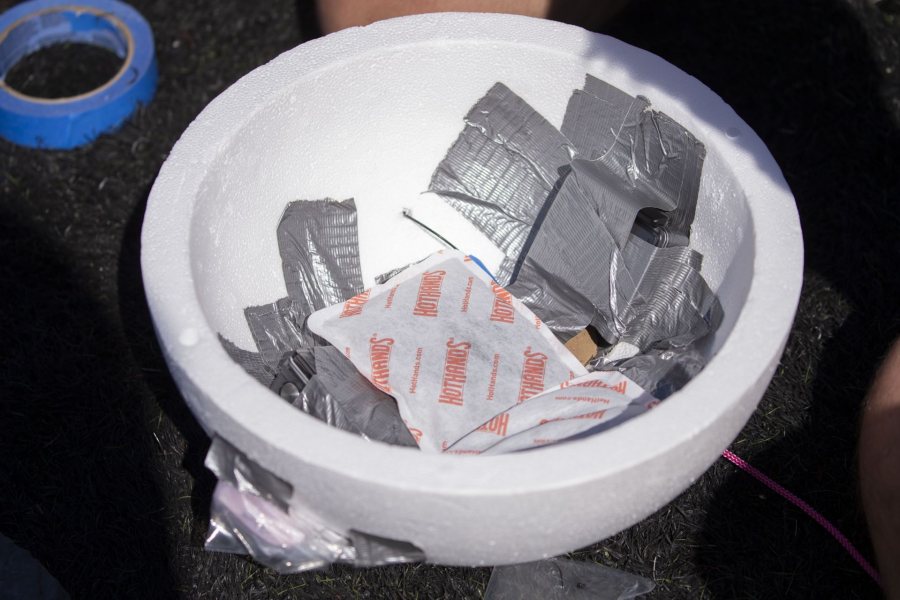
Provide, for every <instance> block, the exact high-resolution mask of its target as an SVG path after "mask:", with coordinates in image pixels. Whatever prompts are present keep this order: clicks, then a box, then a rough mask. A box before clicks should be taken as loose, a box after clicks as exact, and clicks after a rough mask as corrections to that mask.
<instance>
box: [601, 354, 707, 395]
mask: <svg viewBox="0 0 900 600" xmlns="http://www.w3.org/2000/svg"><path fill="white" fill-rule="evenodd" d="M705 365H706V358H705V357H704V355H703V353H702V352H700V350H698V349H697V348H696V347H695V346H689V347H686V348H680V349H678V350H677V351H672V350H650V351H649V352H647V353H646V354H639V355H637V356H633V357H631V358H626V359H625V360H620V361H616V362H612V363H606V364H603V363H602V359H601V360H599V361H596V363H595V364H594V365H593V366H594V367H595V368H597V369H598V370H600V371H618V372H619V373H622V374H623V375H625V376H626V377H628V378H629V379H631V380H633V381H634V382H635V383H637V384H638V385H640V386H641V387H642V388H644V389H645V390H647V391H648V392H650V393H651V394H652V395H653V396H654V397H655V398H657V399H659V400H665V399H666V398H668V397H669V396H671V395H672V394H674V393H675V392H677V391H678V390H680V389H681V388H683V387H684V386H685V385H686V384H687V383H688V382H689V381H690V380H691V379H693V378H694V376H696V375H697V374H698V373H699V372H700V371H702V370H703V367H704V366H705Z"/></svg>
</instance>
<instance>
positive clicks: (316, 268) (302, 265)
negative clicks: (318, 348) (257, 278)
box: [277, 198, 363, 315]
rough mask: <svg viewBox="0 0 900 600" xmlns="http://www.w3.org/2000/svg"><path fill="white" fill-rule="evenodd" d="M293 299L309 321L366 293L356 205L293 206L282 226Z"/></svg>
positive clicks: (280, 239) (316, 203) (314, 202)
mask: <svg viewBox="0 0 900 600" xmlns="http://www.w3.org/2000/svg"><path fill="white" fill-rule="evenodd" d="M277 235H278V249H279V251H280V252H281V262H282V269H283V271H284V282H285V285H286V286H287V290H288V296H289V297H290V298H291V299H293V300H294V301H295V302H296V303H297V304H298V310H299V311H300V312H301V313H303V314H306V315H309V314H312V313H313V312H315V311H317V310H319V309H320V308H325V307H326V306H331V305H332V304H337V303H338V302H343V301H344V300H346V299H347V298H352V297H353V296H355V295H357V294H358V293H360V292H361V291H362V290H363V283H362V269H361V268H360V263H359V238H358V235H357V225H356V204H355V202H354V201H353V199H352V198H351V199H349V200H345V201H343V202H338V201H336V200H331V199H325V200H300V201H297V202H291V203H290V204H288V206H287V208H286V209H285V211H284V214H283V215H282V217H281V222H279V224H278V232H277Z"/></svg>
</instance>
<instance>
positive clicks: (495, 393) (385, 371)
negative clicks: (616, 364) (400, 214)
mask: <svg viewBox="0 0 900 600" xmlns="http://www.w3.org/2000/svg"><path fill="white" fill-rule="evenodd" d="M308 326H309V328H310V330H312V331H313V332H314V333H316V334H317V335H319V336H321V337H323V338H325V339H326V340H328V342H330V343H331V344H333V345H334V346H335V347H337V348H338V349H339V350H341V351H343V352H344V354H345V355H346V356H347V357H348V358H349V359H350V361H351V362H353V364H354V365H355V366H356V368H357V369H359V371H360V372H361V373H362V374H363V375H365V376H366V377H367V378H368V379H369V380H370V381H371V382H372V383H373V385H375V386H376V387H378V388H379V389H381V390H382V391H384V392H385V393H387V394H390V395H391V396H393V397H394V398H396V399H397V405H398V407H399V409H400V414H401V415H402V417H403V419H404V421H405V422H406V425H407V427H409V428H410V430H411V431H414V432H415V435H416V438H417V441H418V443H419V447H420V448H421V449H422V450H427V451H432V452H440V451H442V450H443V449H446V448H448V447H450V446H452V445H453V444H454V443H455V442H456V441H457V440H459V439H460V438H462V437H463V436H465V435H466V434H468V433H470V432H472V431H473V430H475V429H476V428H478V427H479V426H480V425H482V424H484V423H486V422H488V421H489V420H490V419H491V418H493V417H495V416H496V415H498V414H500V413H502V412H504V411H506V410H508V409H510V408H512V407H513V406H515V405H516V404H518V403H520V402H523V401H525V400H527V399H529V398H531V397H533V396H535V395H537V394H540V393H541V392H543V391H544V390H547V389H551V388H554V387H556V386H559V385H560V384H562V383H563V382H565V381H568V380H570V379H574V378H576V377H581V376H583V375H586V374H587V370H586V369H585V368H584V366H582V365H581V363H579V362H578V360H577V359H576V358H575V357H574V356H573V355H572V354H571V353H570V352H569V351H568V350H567V349H566V348H565V347H564V346H563V345H562V343H560V342H559V340H557V339H556V337H555V336H554V335H553V333H552V332H551V331H550V330H549V328H548V327H547V326H546V325H544V324H543V323H542V322H541V321H540V319H538V318H537V317H536V316H535V315H534V313H532V312H531V311H530V310H528V308H526V307H525V306H524V305H523V304H522V303H521V302H520V301H519V300H518V299H516V298H515V297H513V296H512V294H510V293H509V292H507V291H506V290H505V289H503V288H502V287H500V286H499V285H497V284H496V283H495V282H493V281H492V280H491V278H490V276H489V275H488V274H487V273H485V272H484V271H483V270H482V269H481V268H480V267H478V266H477V265H476V264H475V263H474V262H473V261H472V260H471V259H468V258H467V257H465V256H464V255H463V254H462V253H461V252H455V251H443V252H439V253H437V254H435V255H432V256H431V257H429V258H427V259H425V260H424V261H422V262H420V263H418V264H415V265H412V266H410V267H409V268H407V269H406V270H404V271H403V272H402V273H400V274H399V275H397V276H396V277H394V278H393V279H391V280H389V281H387V282H385V283H384V284H382V285H376V286H375V287H373V288H371V289H369V290H366V291H365V292H363V293H362V294H359V295H358V296H355V297H353V298H350V299H349V300H347V301H346V302H343V303H342V304H337V305H334V306H330V307H328V308H325V309H322V310H319V311H317V312H315V313H313V314H312V315H311V316H310V318H309V321H308Z"/></svg>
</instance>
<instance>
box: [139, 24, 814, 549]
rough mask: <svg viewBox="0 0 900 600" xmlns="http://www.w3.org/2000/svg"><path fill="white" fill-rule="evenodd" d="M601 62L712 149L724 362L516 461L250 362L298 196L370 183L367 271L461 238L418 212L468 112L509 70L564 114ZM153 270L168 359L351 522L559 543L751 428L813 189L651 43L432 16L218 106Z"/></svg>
mask: <svg viewBox="0 0 900 600" xmlns="http://www.w3.org/2000/svg"><path fill="white" fill-rule="evenodd" d="M585 73H591V74H592V75H595V76H597V77H599V78H601V79H604V80H606V81H609V82H610V83H612V84H613V85H616V86H617V87H620V88H621V89H623V90H625V91H626V92H628V93H630V94H643V95H645V96H647V97H648V98H650V99H651V100H652V102H653V104H654V106H655V107H657V108H659V109H661V110H663V111H665V112H666V113H668V114H669V115H670V116H672V117H673V118H675V119H676V120H677V121H679V122H681V123H682V124H683V125H685V126H686V127H687V128H688V129H690V130H691V131H692V132H693V133H694V134H695V135H696V136H697V137H698V138H699V139H701V140H702V141H703V142H704V143H705V144H706V146H707V149H708V157H707V160H706V164H705V167H704V174H703V179H702V182H701V189H700V201H699V205H698V209H697V219H696V222H695V227H694V236H693V241H692V244H693V245H694V246H695V247H696V248H697V249H698V250H700V251H701V252H703V254H704V255H705V257H706V258H705V262H704V266H703V271H704V275H705V276H706V277H707V279H708V281H709V282H710V283H711V285H712V286H713V288H714V289H717V290H718V293H719V295H720V298H721V300H722V303H723V306H724V308H725V312H726V320H725V323H724V324H723V326H722V328H721V329H720V331H719V332H718V333H717V335H716V337H715V339H714V340H713V341H712V342H711V343H710V344H709V348H708V350H709V351H710V352H716V355H715V357H714V358H713V359H712V361H711V362H710V363H709V365H708V366H707V368H706V369H705V370H704V371H703V372H702V373H701V374H700V375H699V376H697V377H696V378H695V379H694V380H693V381H691V382H690V383H689V384H688V386H687V387H686V388H685V389H684V390H682V391H681V392H679V393H677V394H675V395H674V396H672V397H671V398H669V399H668V400H667V401H666V402H664V403H662V404H661V405H660V406H658V407H657V408H656V409H654V410H653V411H651V412H650V413H648V414H646V415H644V416H641V417H639V418H637V419H634V420H632V421H630V422H627V423H625V424H623V425H622V426H620V427H617V428H615V429H613V430H610V431H608V432H605V433H603V434H602V435H598V436H594V437H591V438H587V439H583V440H579V441H575V442H569V443H563V444H558V445H555V446H551V447H547V448H542V449H540V450H536V451H531V452H524V453H516V454H509V455H502V456H495V457H458V456H445V455H440V454H438V455H433V454H426V453H422V452H419V451H417V450H414V449H407V448H399V447H390V446H387V445H383V444H379V443H373V442H368V441H366V440H364V439H361V438H358V437H356V436H353V435H351V434H348V433H345V432H343V431H340V430H337V429H334V428H331V427H329V426H327V425H324V424H322V423H320V422H318V421H316V420H315V419H313V418H311V417H309V416H307V415H304V414H302V413H300V412H299V411H297V410H296V409H294V408H292V407H291V406H289V405H287V404H286V403H284V402H283V401H282V400H281V399H279V398H278V397H277V396H275V395H274V394H272V393H271V392H269V391H268V390H266V389H265V388H264V387H262V386H260V385H259V384H258V383H256V382H255V381H254V380H253V379H251V377H250V376H249V375H247V374H246V373H244V371H243V370H242V369H241V368H240V367H239V366H238V365H236V364H235V363H233V362H232V361H231V360H230V359H229V357H228V356H227V355H226V353H225V351H224V350H223V349H222V347H221V345H220V344H219V342H218V340H217V333H218V332H221V333H222V334H223V335H225V336H226V337H229V338H231V339H232V340H235V341H236V342H237V343H238V344H239V345H241V346H243V347H246V348H252V342H251V340H250V336H249V333H248V331H247V329H246V325H245V323H244V321H243V316H242V313H241V309H242V308H243V307H245V306H247V305H252V304H259V303H263V302H270V301H272V300H274V299H276V298H277V297H280V296H282V295H284V293H285V288H284V283H283V280H282V274H281V267H280V259H279V255H278V250H277V244H276V239H275V227H276V225H277V221H278V217H279V215H280V214H281V212H282V210H283V209H284V206H285V204H286V203H287V202H289V201H292V200H295V199H298V198H305V199H315V198H322V197H326V196H331V197H336V198H341V199H342V198H345V197H354V198H356V202H357V206H358V210H359V225H360V246H361V252H362V257H363V271H364V275H365V278H366V280H367V282H371V281H372V279H373V278H374V276H375V275H377V274H379V273H381V272H383V271H386V270H388V269H390V268H393V267H396V266H398V265H401V264H406V263H407V262H410V261H411V260H416V259H418V258H421V257H422V256H424V255H425V254H427V253H428V252H430V251H432V250H436V249H438V248H440V245H439V243H438V242H437V241H435V240H434V239H433V238H431V237H430V236H429V235H428V234H426V233H424V232H422V231H420V230H419V228H418V227H417V226H416V225H414V224H412V223H411V222H409V221H408V220H406V219H404V218H403V217H402V216H401V214H400V212H401V208H402V207H403V206H404V205H405V203H406V202H407V201H408V199H410V198H415V197H417V196H418V195H419V194H420V193H421V192H422V191H423V190H425V189H426V188H427V185H428V181H429V177H430V175H431V172H432V171H433V169H434V167H435V166H436V165H437V163H438V162H439V161H440V159H441V158H442V157H443V155H444V153H445V152H446V150H447V149H448V147H449V146H450V144H451V143H452V142H453V140H454V139H455V138H456V136H457V135H458V133H459V131H460V129H461V127H462V124H463V122H462V117H463V115H464V114H465V113H466V112H467V110H468V109H469V108H470V107H471V105H472V104H473V103H474V102H475V101H476V100H477V99H478V98H479V97H480V96H481V95H483V94H484V93H485V92H486V90H487V89H488V88H489V87H490V85H492V84H493V83H494V82H496V81H502V82H503V83H505V84H506V85H508V86H509V87H510V88H512V89H513V90H514V91H516V92H517V93H518V94H520V95H521V96H523V97H524V99H525V100H526V101H528V102H529V103H530V104H531V105H532V106H534V108H535V109H537V110H538V111H539V112H540V113H541V114H543V115H544V116H546V117H547V118H548V119H549V120H550V121H551V122H552V123H554V124H555V125H557V126H559V125H560V123H561V121H562V116H563V114H564V112H565V106H566V102H567V100H568V97H569V95H570V93H571V91H572V90H573V89H574V88H577V87H580V86H581V85H582V83H583V79H584V75H585ZM142 244H143V248H142V268H143V275H144V283H145V287H146V293H147V298H148V302H149V305H150V309H151V312H152V315H153V319H154V323H155V325H156V330H157V334H158V336H159V339H160V342H161V346H162V349H163V352H164V354H165V356H166V360H167V362H168V364H169V367H170V369H171V371H172V374H173V376H174V378H175V381H176V383H177V384H178V386H179V388H180V390H181V392H182V394H183V395H184V397H185V399H186V400H187V402H188V404H189V406H190V408H191V410H192V411H193V412H194V414H195V415H196V416H197V418H198V419H199V421H200V422H201V423H202V424H203V426H204V427H205V429H206V430H207V431H208V432H209V433H211V434H212V433H216V434H219V435H221V436H223V437H225V438H226V439H227V440H228V441H230V442H231V443H232V444H234V445H235V446H237V447H238V448H240V449H241V450H242V451H244V452H245V453H247V454H248V455H249V456H250V457H251V458H253V459H254V460H256V461H258V462H259V463H260V464H262V465H263V466H264V467H266V468H268V469H270V470H271V471H273V472H274V473H275V474H277V475H278V476H280V477H282V478H284V479H286V480H287V481H289V482H290V483H292V485H293V486H294V489H295V491H294V495H293V497H292V499H291V504H292V506H294V507H295V508H301V509H302V508H303V507H306V508H309V509H312V510H314V511H316V512H317V513H319V514H320V515H322V516H323V517H324V518H326V519H328V520H330V521H331V522H333V523H334V524H335V526H336V527H338V528H343V529H348V530H349V529H356V530H359V531H364V532H368V533H373V534H377V535H381V536H384V537H388V538H393V539H398V540H405V541H409V542H412V543H414V544H416V545H417V546H419V547H420V548H422V549H423V550H424V551H425V553H426V555H427V557H428V559H429V560H430V561H432V562H436V563H443V564H454V565H485V564H508V563H514V562H521V561H528V560H534V559H538V558H542V557H548V556H553V555H557V554H560V553H562V552H565V551H569V550H572V549H574V548H577V547H581V546H584V545H587V544H590V543H592V542H594V541H597V540H599V539H602V538H604V537H606V536H609V535H612V534H614V533H616V532H618V531H620V530H622V529H624V528H626V527H628V526H630V525H632V524H633V523H636V522H637V521H639V520H641V519H643V518H644V517H646V516H647V515H649V514H651V513H652V512H653V511H655V510H656V509H658V508H659V507H661V506H663V505H664V504H666V503H667V502H668V501H670V500H671V499H672V498H673V497H675V496H676V495H677V494H678V493H679V492H681V491H682V490H684V489H685V488H686V487H687V486H688V485H690V484H691V482H692V481H694V479H695V478H696V477H697V476H699V475H700V474H701V473H702V472H703V471H704V470H705V469H706V468H708V467H709V465H710V464H711V463H712V462H713V461H714V460H715V459H716V458H717V457H718V456H719V454H720V453H721V451H722V450H723V449H724V448H725V447H726V446H727V445H728V444H729V443H730V442H731V441H732V440H733V439H734V437H735V436H736V435H737V433H738V431H739V430H740V428H741V427H742V426H743V425H744V423H745V422H746V420H747V418H748V417H749V415H750V414H751V413H752V411H753V410H754V408H755V407H756V405H757V403H758V401H759V399H760V398H761V396H762V394H763V392H764V390H765V388H766V386H767V385H768V382H769V380H770V379H771V376H772V374H773V372H774V370H775V368H776V366H777V364H778V360H779V358H780V356H781V353H782V351H783V348H784V343H785V341H786V338H787V334H788V332H789V329H790V325H791V322H792V319H793V315H794V312H795V309H796V304H797V300H798V298H799V292H800V285H801V278H802V261H803V258H802V240H801V233H800V227H799V220H798V217H797V212H796V207H795V205H794V202H793V197H792V195H791V193H790V190H789V189H788V187H787V184H786V183H785V181H784V178H783V176H782V175H781V172H780V170H779V169H778V166H777V165H776V164H775V161H774V159H773V158H772V157H771V155H770V154H769V152H768V151H767V149H766V148H765V146H764V144H763V143H762V141H761V140H760V139H759V138H758V137H757V136H756V135H755V134H754V133H753V132H752V131H751V130H750V128H749V127H748V126H747V125H746V124H745V123H744V122H743V121H742V120H741V119H740V118H739V117H738V116H737V115H736V114H735V113H734V112H733V111H732V109H731V108H730V107H728V106H727V105H726V104H725V103H724V102H723V101H722V100H721V99H720V98H719V97H718V96H716V95H715V94H714V93H713V92H712V91H710V90H709V89H708V88H706V87H705V86H704V85H703V84H701V83H700V82H698V81H697V80H695V79H693V78H692V77H690V76H688V75H686V74H685V73H683V72H682V71H680V70H678V69H676V68H675V67H673V66H672V65H669V64H668V63H666V62H665V61H663V60H661V59H659V58H658V57H655V56H653V55H651V54H649V53H647V52H644V51H642V50H639V49H636V48H634V47H631V46H628V45H626V44H624V43H622V42H619V41H617V40H615V39H612V38H609V37H606V36H602V35H598V34H593V33H589V32H586V31H584V30H582V29H580V28H577V27H573V26H568V25H563V24H559V23H555V22H551V21H542V20H536V19H529V18H525V17H516V16H506V15H484V14H478V15H473V14H435V15H424V16H415V17H404V18H401V19H394V20H390V21H385V22H381V23H377V24H375V25H372V26H369V27H365V28H355V29H350V30H345V31H343V32H340V33H337V34H333V35H330V36H327V37H325V38H322V39H319V40H315V41H312V42H309V43H306V44H304V45H302V46H299V47H297V48H295V49H293V50H290V51H288V52H286V53H284V54H282V55H281V56H279V57H278V58H276V59H275V60H273V61H272V62H270V63H269V64H267V65H265V66H263V67H260V68H258V69H256V70H255V71H253V72H252V73H250V74H249V75H247V76H246V77H244V78H243V79H241V80H240V81H238V82H237V83H235V84H234V85H233V86H231V87H230V88H229V89H228V90H226V91H225V92H224V93H223V94H222V95H221V96H219V97H218V98H216V99H215V100H214V101H213V102H212V103H210V105H209V106H208V107H207V108H206V109H205V110H204V111H203V112H202V113H201V114H200V116H198V117H197V119H196V120H195V121H194V123H192V124H191V126H190V127H189V128H188V129H187V131H186V132H185V134H184V135H183V136H182V138H181V139H180V140H179V142H178V143H177V144H176V146H175V147H174V149H173V150H172V152H171V154H170V156H169V158H168V159H167V160H166V163H165V164H164V165H163V168H162V170H161V171H160V174H159V176H158V178H157V180H156V183H155V184H154V186H153V190H152V192H151V195H150V199H149V201H148V206H147V212H146V216H145V219H144V227H143V236H142Z"/></svg>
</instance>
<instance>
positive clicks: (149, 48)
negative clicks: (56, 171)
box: [0, 0, 157, 149]
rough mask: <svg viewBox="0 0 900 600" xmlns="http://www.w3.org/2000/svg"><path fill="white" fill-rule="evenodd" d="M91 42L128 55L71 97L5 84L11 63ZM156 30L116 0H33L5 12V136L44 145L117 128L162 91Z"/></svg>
mask: <svg viewBox="0 0 900 600" xmlns="http://www.w3.org/2000/svg"><path fill="white" fill-rule="evenodd" d="M63 42H76V43H84V44H92V45H94V46H99V47H101V48H105V49H107V50H109V51H111V52H113V53H115V54H116V55H117V56H118V57H119V58H121V59H122V66H121V68H120V69H119V71H118V72H117V73H116V75H115V76H114V77H113V78H112V79H110V80H109V81H108V82H106V83H105V84H103V85H102V86H100V87H99V88H97V89H95V90H91V91H90V92H87V93H85V94H80V95H77V96H71V97H68V98H36V97H33V96H28V95H26V94H23V93H21V92H19V91H17V90H14V89H13V88H11V87H9V86H8V85H6V82H5V78H6V75H7V73H8V72H9V70H10V69H11V68H12V67H13V66H14V65H15V64H16V63H18V62H19V61H20V60H22V59H23V58H25V57H26V56H28V55H29V54H32V53H34V52H36V51H38V50H40V49H41V48H46V47H47V46H52V45H54V44H59V43H63ZM156 80H157V67H156V53H155V51H154V47H153V32H152V31H151V29H150V25H148V24H147V21H145V20H144V18H143V17H142V16H141V15H140V13H138V12H137V11H136V10H135V9H133V8H132V7H130V6H128V5H127V4H124V3H122V2H117V1H116V0H75V2H72V1H71V0H70V1H68V2H66V1H65V0H31V1H30V2H23V3H22V4H19V5H17V6H15V7H13V8H12V9H10V10H8V11H6V12H5V13H3V14H2V15H0V136H2V137H4V138H6V139H7V140H9V141H11V142H15V143H16V144H21V145H23V146H31V147H37V148H54V149H69V148H74V147H76V146H80V145H82V144H85V143H87V142H90V141H92V140H93V139H95V138H96V137H97V136H99V135H100V134H101V133H104V132H107V131H110V130H112V129H115V128H116V127H118V126H119V125H121V124H122V122H123V121H125V119H127V118H128V117H129V116H130V115H131V113H133V112H134V110H135V109H136V108H137V106H138V104H147V103H149V102H150V100H151V99H152V98H153V94H154V92H155V91H156Z"/></svg>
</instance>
